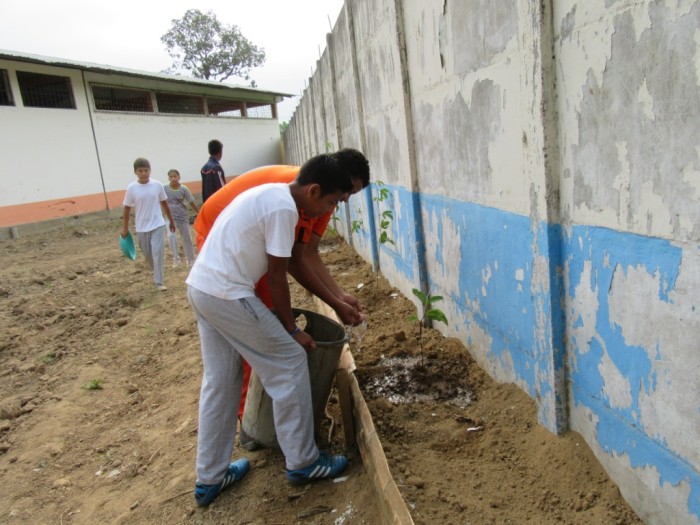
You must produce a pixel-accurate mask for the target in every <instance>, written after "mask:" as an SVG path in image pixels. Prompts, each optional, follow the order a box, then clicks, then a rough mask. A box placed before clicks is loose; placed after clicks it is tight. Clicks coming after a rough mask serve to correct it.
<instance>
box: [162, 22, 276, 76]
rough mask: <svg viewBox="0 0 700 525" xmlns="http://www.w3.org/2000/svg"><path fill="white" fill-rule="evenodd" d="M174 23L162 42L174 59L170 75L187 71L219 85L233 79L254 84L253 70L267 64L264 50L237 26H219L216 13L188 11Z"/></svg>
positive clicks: (169, 70) (220, 24)
mask: <svg viewBox="0 0 700 525" xmlns="http://www.w3.org/2000/svg"><path fill="white" fill-rule="evenodd" d="M172 23H173V25H172V27H171V28H170V29H169V30H168V32H167V33H165V34H164V35H163V36H162V37H161V38H160V40H161V42H163V43H164V44H165V46H166V47H167V50H168V54H169V55H170V56H171V57H172V58H173V59H174V62H173V65H172V66H171V67H170V68H169V69H168V70H167V72H169V73H177V72H179V71H181V70H185V71H188V72H190V73H191V74H192V75H194V77H195V78H203V79H206V80H218V81H219V82H223V81H224V80H226V79H227V78H229V77H231V76H235V77H239V78H243V79H245V80H250V70H251V69H252V68H254V67H257V66H260V65H262V64H264V63H265V50H264V49H262V48H258V47H257V46H255V45H253V44H252V43H251V42H250V41H249V40H248V39H247V38H246V37H244V36H243V34H242V33H241V31H240V29H238V27H237V26H235V25H232V26H227V25H224V24H222V23H221V22H219V20H217V18H216V15H215V14H214V13H213V12H212V11H208V12H207V13H206V14H205V13H202V12H201V11H200V10H199V9H188V10H187V12H186V13H185V15H184V16H183V17H182V18H180V19H174V20H173V21H172ZM253 82H255V81H253Z"/></svg>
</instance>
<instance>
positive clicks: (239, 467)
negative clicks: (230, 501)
mask: <svg viewBox="0 0 700 525" xmlns="http://www.w3.org/2000/svg"><path fill="white" fill-rule="evenodd" d="M249 470H250V461H248V460H247V459H246V458H241V459H237V460H236V461H234V462H233V463H231V464H230V465H229V466H228V470H227V471H226V475H224V479H222V480H221V481H220V482H219V483H215V484H214V485H205V484H204V483H199V482H197V483H195V485H194V499H195V501H196V502H197V505H199V506H200V507H206V506H207V505H209V504H210V503H211V502H212V501H214V500H215V499H216V497H217V496H218V495H219V494H221V492H222V491H223V490H224V489H226V488H228V487H230V486H231V485H233V482H234V481H240V480H241V479H243V477H244V476H245V475H246V474H247V473H248V471H249Z"/></svg>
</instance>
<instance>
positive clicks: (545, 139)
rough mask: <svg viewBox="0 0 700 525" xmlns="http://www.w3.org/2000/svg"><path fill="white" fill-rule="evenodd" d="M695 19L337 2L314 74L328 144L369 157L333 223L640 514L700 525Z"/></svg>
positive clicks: (638, 7)
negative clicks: (327, 120) (436, 301)
mask: <svg viewBox="0 0 700 525" xmlns="http://www.w3.org/2000/svg"><path fill="white" fill-rule="evenodd" d="M699 22H700V2H699V1H697V0H677V1H672V2H656V1H652V0H644V1H641V2H640V1H632V0H618V1H615V0H605V1H603V0H596V1H593V2H590V1H587V2H582V1H576V0H548V1H545V2H529V1H527V0H504V1H503V2H491V1H488V0H471V1H469V2H444V1H442V0H379V1H371V2H370V1H368V0H347V1H346V2H345V6H344V8H343V10H342V11H341V14H340V16H339V18H338V20H337V22H336V25H335V27H334V28H333V32H332V34H331V35H330V37H329V48H328V56H329V59H330V61H331V64H330V67H328V68H326V67H319V68H318V69H317V71H316V72H315V74H314V76H315V77H319V79H318V81H313V82H312V83H311V85H312V86H314V85H317V84H319V85H327V84H328V82H329V81H328V80H327V79H325V78H320V77H325V76H327V75H329V71H330V74H331V75H332V76H333V78H332V86H333V90H334V92H335V96H334V97H328V96H324V98H323V104H324V105H325V106H326V114H327V113H328V112H329V111H332V112H333V114H334V115H335V116H336V118H337V124H336V127H337V130H338V133H337V137H338V143H337V145H338V146H340V147H356V148H359V149H361V150H363V151H364V152H365V153H366V155H367V156H368V158H369V160H370V164H371V167H372V178H373V181H374V183H373V185H372V187H371V189H370V190H369V191H367V190H366V191H365V192H364V193H363V194H360V195H357V196H354V197H352V198H351V199H350V202H349V204H348V205H347V206H346V207H344V208H343V209H341V210H340V212H339V214H340V215H341V217H343V218H344V224H343V225H342V226H341V227H340V228H338V229H339V230H340V231H341V232H343V233H344V235H346V236H347V238H348V240H349V241H350V242H351V243H352V244H353V246H354V247H355V249H356V250H357V251H358V253H360V254H361V255H362V256H363V257H364V258H365V259H366V260H368V261H370V262H371V263H372V264H373V265H374V267H375V269H378V270H380V271H381V272H382V273H383V274H384V276H385V277H387V279H389V281H390V282H392V284H393V285H395V286H397V287H398V288H399V289H401V291H402V292H403V293H404V294H405V295H407V296H408V297H411V298H412V297H413V296H412V294H411V289H412V288H414V287H417V288H422V289H423V290H424V291H425V290H429V291H432V292H433V293H434V294H439V295H442V296H444V297H445V302H444V303H440V304H441V309H442V310H443V311H444V312H445V313H446V315H447V317H448V319H449V321H450V324H449V327H447V326H444V325H442V324H440V323H437V324H436V327H437V328H439V329H441V330H442V331H443V332H444V333H445V334H446V335H450V336H456V337H459V338H460V339H461V340H462V341H463V342H464V343H465V345H466V347H467V348H468V350H469V352H470V353H471V354H472V355H473V356H474V358H475V359H476V360H477V361H478V362H479V363H480V365H481V366H482V367H483V368H484V369H486V370H487V371H488V372H489V373H490V374H491V375H492V376H493V377H494V378H496V379H497V380H499V381H503V382H513V383H516V384H518V385H519V386H520V387H521V388H522V389H523V390H524V391H526V392H527V393H528V394H529V395H530V396H531V397H532V398H533V399H535V400H536V402H537V404H538V408H539V411H538V416H539V420H540V422H541V423H542V424H543V425H544V426H545V427H547V428H549V429H550V430H552V431H553V432H565V431H566V430H567V429H569V428H571V429H574V430H576V431H577V432H579V433H581V434H582V435H583V436H584V438H585V439H586V441H587V443H588V444H589V446H590V447H591V449H592V450H593V451H594V453H595V454H596V456H597V457H598V459H599V460H600V462H601V464H602V465H603V466H604V468H606V470H607V471H608V473H609V474H610V475H611V477H612V478H613V479H614V480H615V481H616V482H617V483H618V485H619V487H620V490H621V492H622V494H623V495H624V497H625V498H626V499H627V501H628V502H629V503H630V504H631V505H632V506H633V507H634V509H635V510H636V511H637V513H638V514H639V515H640V517H641V518H642V519H644V520H645V521H646V522H647V523H650V524H652V523H653V524H657V523H658V524H681V523H683V524H690V523H700V448H699V447H698V446H697V443H698V442H700V388H698V384H700V383H698V377H700V352H697V351H696V347H697V343H696V341H697V340H698V339H699V338H700V313H698V311H697V309H696V301H697V298H698V297H700V294H699V293H698V292H699V291H700V271H699V270H698V268H700V265H699V264H698V262H700V261H699V260H698V259H700V244H699V242H698V241H699V240H700V234H699V233H698V232H700V228H698V222H699V221H700V206H699V205H700V191H699V186H700V143H699V142H698V137H700V130H699V129H698V127H699V126H700V118H698V117H699V116H700V109H699V108H700V89H699V87H698V86H699V85H700V61H699V59H698V56H699V54H700V51H698V49H699V48H698V34H699V33H698V27H700V23H699ZM324 93H325V92H324ZM307 95H308V94H305V96H304V98H303V99H302V105H301V106H300V107H304V103H305V100H304V99H306V98H310V97H308V96H307ZM331 101H332V103H333V106H332V107H330V106H329V105H330V104H331ZM295 117H296V115H295ZM306 122H308V121H307V120H301V119H297V118H293V120H292V124H291V125H290V128H291V129H290V130H288V136H289V137H291V136H294V137H296V138H297V139H299V140H301V142H302V143H303V142H304V140H305V139H304V136H305V135H304V131H303V130H302V129H300V127H301V126H303V125H305V123H306ZM327 130H328V127H326V133H328V131H327ZM332 138H333V137H332V136H331V135H330V134H328V135H327V138H326V140H327V141H329V142H332V143H333V144H334V145H335V144H336V143H335V142H334V141H333V140H332ZM286 140H287V137H285V141H286ZM319 143H320V144H323V143H325V141H324V140H323V139H320V140H319V139H315V140H314V141H313V142H306V144H305V146H304V147H303V148H299V149H298V151H304V152H305V153H306V155H312V154H316V153H320V152H321V150H320V148H319ZM301 161H303V159H301V158H297V159H295V162H301ZM378 181H381V183H379V182H378ZM382 190H387V195H388V198H387V199H382V198H381V196H382ZM387 209H389V210H391V211H393V214H394V219H393V220H392V221H391V224H390V225H389V227H388V230H386V231H387V232H388V234H389V236H390V237H391V238H392V240H393V241H394V242H393V244H392V243H381V242H380V234H381V227H380V225H379V221H378V220H377V218H378V216H379V214H380V213H381V212H382V211H383V210H387ZM357 225H359V226H361V227H360V229H359V231H356V232H353V231H352V230H353V226H357Z"/></svg>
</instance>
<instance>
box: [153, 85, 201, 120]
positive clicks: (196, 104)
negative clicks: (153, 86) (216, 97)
mask: <svg viewBox="0 0 700 525" xmlns="http://www.w3.org/2000/svg"><path fill="white" fill-rule="evenodd" d="M156 101H157V103H158V113H175V114H178V115H204V97H201V96H198V95H183V94H181V93H166V92H163V91H159V92H157V93H156Z"/></svg>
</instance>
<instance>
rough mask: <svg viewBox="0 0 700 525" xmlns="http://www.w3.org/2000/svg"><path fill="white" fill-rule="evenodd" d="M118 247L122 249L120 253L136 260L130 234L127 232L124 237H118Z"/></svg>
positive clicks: (132, 239)
mask: <svg viewBox="0 0 700 525" xmlns="http://www.w3.org/2000/svg"><path fill="white" fill-rule="evenodd" d="M119 245H120V246H121V247H122V253H123V254H124V255H125V256H126V257H128V258H129V259H131V260H132V261H135V260H136V246H134V238H133V237H132V236H131V233H130V232H127V234H126V237H122V236H121V235H120V236H119Z"/></svg>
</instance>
